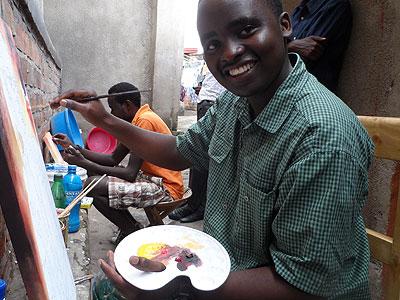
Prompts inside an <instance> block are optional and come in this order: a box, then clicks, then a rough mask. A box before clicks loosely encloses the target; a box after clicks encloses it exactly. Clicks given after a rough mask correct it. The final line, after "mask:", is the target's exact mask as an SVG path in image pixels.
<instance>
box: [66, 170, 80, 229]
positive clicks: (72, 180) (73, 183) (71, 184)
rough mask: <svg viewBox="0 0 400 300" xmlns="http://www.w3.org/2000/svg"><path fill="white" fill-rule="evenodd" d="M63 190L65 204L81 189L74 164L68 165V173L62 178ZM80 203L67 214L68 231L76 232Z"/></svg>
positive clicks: (78, 225) (78, 222) (78, 224)
mask: <svg viewBox="0 0 400 300" xmlns="http://www.w3.org/2000/svg"><path fill="white" fill-rule="evenodd" d="M63 185H64V191H65V196H66V201H65V204H66V205H68V204H70V203H71V202H72V200H74V199H75V198H76V196H78V194H79V193H80V192H81V190H82V180H81V178H80V177H79V175H77V174H76V166H68V174H67V175H65V176H64V180H63ZM80 208H81V203H80V202H79V203H78V204H77V205H75V206H74V208H73V209H72V210H71V214H70V215H69V225H68V232H69V233H71V232H77V231H78V230H79V227H80V219H79V211H80Z"/></svg>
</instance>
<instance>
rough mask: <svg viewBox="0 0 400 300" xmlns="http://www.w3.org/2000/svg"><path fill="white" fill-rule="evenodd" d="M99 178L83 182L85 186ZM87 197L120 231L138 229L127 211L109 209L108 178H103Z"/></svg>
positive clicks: (90, 178) (95, 177)
mask: <svg viewBox="0 0 400 300" xmlns="http://www.w3.org/2000/svg"><path fill="white" fill-rule="evenodd" d="M99 177H100V176H93V177H89V178H88V179H87V181H86V182H85V186H87V185H88V184H89V183H90V182H91V181H93V180H97V179H98V178H99ZM88 196H90V197H93V205H94V207H96V209H97V210H98V211H99V212H100V213H101V214H102V215H103V216H105V217H106V218H107V219H108V220H109V221H111V222H112V223H114V224H115V225H117V226H118V228H119V229H120V230H121V231H123V232H126V233H131V232H133V231H135V230H137V229H138V228H139V227H140V225H139V223H138V222H137V221H136V220H135V218H133V217H132V215H131V213H130V212H129V211H128V210H127V209H114V208H111V207H110V205H109V199H108V177H105V178H104V179H103V180H102V181H101V182H100V183H98V184H97V185H96V186H95V187H94V188H93V189H92V190H91V191H90V192H89V194H88Z"/></svg>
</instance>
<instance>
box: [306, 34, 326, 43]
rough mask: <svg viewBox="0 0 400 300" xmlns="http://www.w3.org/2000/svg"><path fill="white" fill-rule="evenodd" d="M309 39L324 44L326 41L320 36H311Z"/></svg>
mask: <svg viewBox="0 0 400 300" xmlns="http://www.w3.org/2000/svg"><path fill="white" fill-rule="evenodd" d="M309 38H311V39H313V40H314V41H316V42H320V43H324V42H326V41H327V38H325V37H322V36H317V35H311V36H309Z"/></svg>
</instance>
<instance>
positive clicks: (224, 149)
mask: <svg viewBox="0 0 400 300" xmlns="http://www.w3.org/2000/svg"><path fill="white" fill-rule="evenodd" d="M231 149H232V142H229V141H228V139H226V138H225V136H224V135H223V133H222V132H221V131H217V133H216V134H214V136H213V137H212V139H211V142H210V147H209V148H208V155H209V156H210V158H211V159H212V160H213V161H215V162H216V163H218V164H220V163H221V162H222V161H223V160H224V159H225V158H226V157H227V156H228V154H229V152H230V151H231Z"/></svg>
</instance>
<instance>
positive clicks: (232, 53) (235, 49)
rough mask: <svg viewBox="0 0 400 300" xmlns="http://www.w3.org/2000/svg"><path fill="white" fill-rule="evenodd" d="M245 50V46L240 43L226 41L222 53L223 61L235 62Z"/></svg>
mask: <svg viewBox="0 0 400 300" xmlns="http://www.w3.org/2000/svg"><path fill="white" fill-rule="evenodd" d="M243 52H244V46H243V45H241V44H240V43H237V42H234V41H230V42H228V43H226V45H225V47H224V51H223V54H222V62H223V63H232V62H235V60H236V59H237V57H239V56H240V55H242V54H243Z"/></svg>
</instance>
